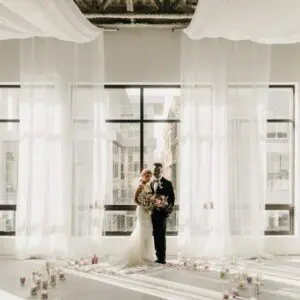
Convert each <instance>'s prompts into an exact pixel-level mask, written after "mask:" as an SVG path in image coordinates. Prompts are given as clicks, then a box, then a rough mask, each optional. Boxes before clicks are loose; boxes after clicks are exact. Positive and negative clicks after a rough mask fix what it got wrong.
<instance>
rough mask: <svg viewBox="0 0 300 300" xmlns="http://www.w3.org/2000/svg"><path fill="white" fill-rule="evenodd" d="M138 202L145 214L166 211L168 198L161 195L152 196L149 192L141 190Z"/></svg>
mask: <svg viewBox="0 0 300 300" xmlns="http://www.w3.org/2000/svg"><path fill="white" fill-rule="evenodd" d="M138 202H139V203H140V205H141V206H142V207H143V208H144V209H145V211H146V212H148V213H150V214H151V213H152V211H153V210H154V209H155V210H164V209H168V207H169V204H168V197H165V196H163V195H156V194H155V195H153V194H152V193H151V192H147V191H145V190H143V191H142V192H141V193H140V195H139V197H138Z"/></svg>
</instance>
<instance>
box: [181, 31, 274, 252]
mask: <svg viewBox="0 0 300 300" xmlns="http://www.w3.org/2000/svg"><path fill="white" fill-rule="evenodd" d="M181 55H182V58H181V60H182V61H181V62H182V64H181V70H182V97H181V113H182V115H181V150H180V151H181V153H180V155H181V171H180V176H181V180H180V182H181V183H182V184H181V187H180V212H179V238H178V242H179V248H180V251H181V252H182V255H184V256H191V257H216V258H220V257H224V256H232V255H241V256H255V255H259V254H261V253H262V243H263V239H262V238H263V235H264V204H265V192H266V191H265V188H266V177H265V173H266V166H265V155H266V149H265V142H266V140H265V136H266V131H265V128H266V118H265V107H266V104H267V99H268V81H269V60H270V48H269V46H263V45H259V44H255V43H253V42H249V41H247V42H246V41H245V42H232V41H228V40H223V39H202V40H200V41H193V40H190V39H189V38H188V37H187V36H185V35H184V34H183V35H182V48H181Z"/></svg>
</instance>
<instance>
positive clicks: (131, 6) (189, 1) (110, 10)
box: [74, 0, 198, 28]
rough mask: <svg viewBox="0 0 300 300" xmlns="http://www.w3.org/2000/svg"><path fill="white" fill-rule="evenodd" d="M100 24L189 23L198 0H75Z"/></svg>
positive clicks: (181, 24)
mask: <svg viewBox="0 0 300 300" xmlns="http://www.w3.org/2000/svg"><path fill="white" fill-rule="evenodd" d="M74 2H75V3H76V4H77V6H78V7H79V8H80V10H81V11H82V13H84V14H85V15H86V17H87V18H88V19H89V21H90V22H91V23H93V24H94V25H96V26H98V27H104V28H105V27H143V26H146V27H149V26H152V27H174V28H176V27H186V26H187V25H188V24H189V23H190V21H191V18H192V16H193V13H194V11H195V8H196V5H197V2H198V0H74Z"/></svg>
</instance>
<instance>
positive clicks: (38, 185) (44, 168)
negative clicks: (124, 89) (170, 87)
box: [16, 35, 108, 258]
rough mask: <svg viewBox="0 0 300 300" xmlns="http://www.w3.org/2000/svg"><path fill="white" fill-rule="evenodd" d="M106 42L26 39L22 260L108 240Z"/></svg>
mask: <svg viewBox="0 0 300 300" xmlns="http://www.w3.org/2000/svg"><path fill="white" fill-rule="evenodd" d="M102 38H103V37H102V35H101V36H100V37H99V38H98V39H96V40H94V41H92V42H89V43H84V44H76V43H71V42H64V41H59V40H56V39H41V38H32V39H28V40H23V41H21V49H20V54H21V98H20V128H19V131H20V151H19V153H20V157H19V193H18V203H17V205H18V206H17V207H18V210H17V229H16V230H17V239H16V241H17V242H16V248H17V253H18V256H19V257H20V258H24V257H34V256H35V257H62V256H67V255H68V256H69V255H76V254H78V253H77V250H78V251H79V253H80V254H84V253H86V252H87V251H89V253H91V252H93V251H94V250H96V249H95V247H96V245H95V244H94V243H93V241H96V242H97V243H98V242H99V241H100V240H101V239H100V237H101V234H102V223H103V215H104V213H103V204H104V201H105V198H106V195H107V189H106V188H107V185H106V179H107V175H106V172H107V168H106V163H107V162H108V159H107V157H106V155H107V147H108V144H107V143H106V136H105V121H104V116H105V107H106V104H105V97H104V91H103V40H102ZM80 149H81V150H82V151H83V154H82V155H83V156H84V158H83V159H82V158H78V156H79V155H80V154H79V152H80V151H81V150H80ZM87 149H88V151H87ZM83 236H85V237H83ZM83 239H84V240H83ZM76 245H77V246H78V245H80V247H78V248H77V247H76Z"/></svg>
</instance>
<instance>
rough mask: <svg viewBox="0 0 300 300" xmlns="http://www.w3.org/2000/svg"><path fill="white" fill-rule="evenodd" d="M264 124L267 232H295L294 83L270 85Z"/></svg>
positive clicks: (269, 233) (268, 233) (281, 233)
mask: <svg viewBox="0 0 300 300" xmlns="http://www.w3.org/2000/svg"><path fill="white" fill-rule="evenodd" d="M270 90H271V93H270V98H269V102H268V103H269V105H268V124H267V141H268V144H267V178H268V180H267V182H268V186H267V203H266V234H267V235H291V234H294V162H295V159H294V145H295V143H294V134H295V129H294V128H295V109H294V106H295V105H294V103H295V87H294V86H293V85H291V86H289V85H286V86H285V85H271V86H270Z"/></svg>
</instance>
